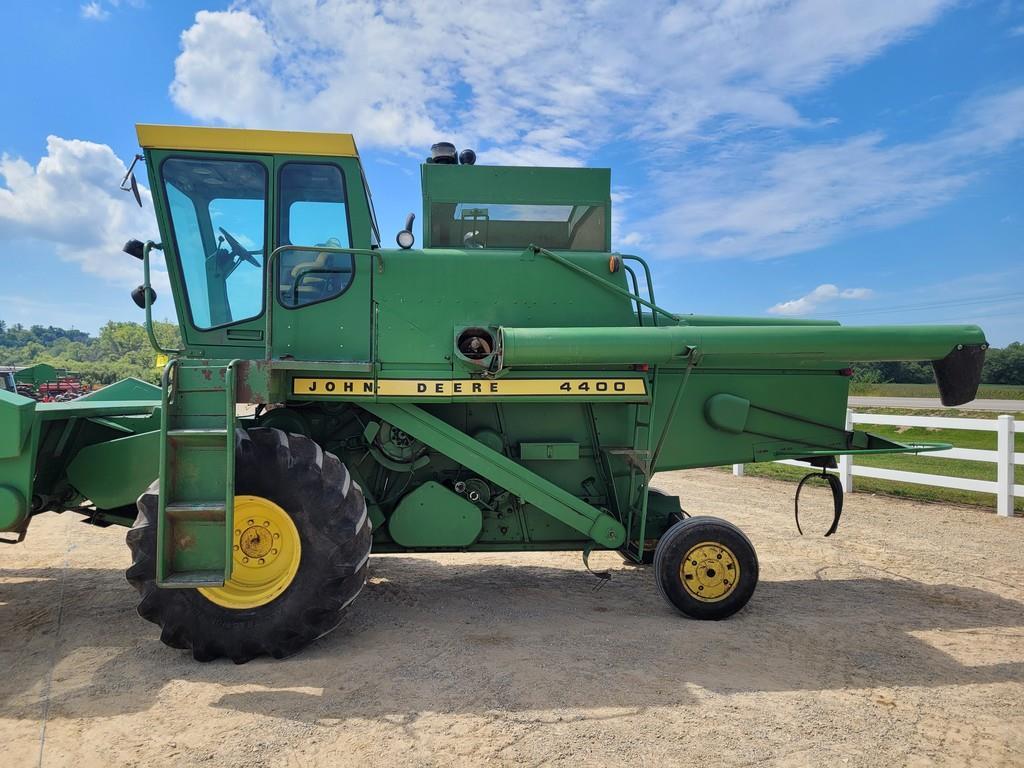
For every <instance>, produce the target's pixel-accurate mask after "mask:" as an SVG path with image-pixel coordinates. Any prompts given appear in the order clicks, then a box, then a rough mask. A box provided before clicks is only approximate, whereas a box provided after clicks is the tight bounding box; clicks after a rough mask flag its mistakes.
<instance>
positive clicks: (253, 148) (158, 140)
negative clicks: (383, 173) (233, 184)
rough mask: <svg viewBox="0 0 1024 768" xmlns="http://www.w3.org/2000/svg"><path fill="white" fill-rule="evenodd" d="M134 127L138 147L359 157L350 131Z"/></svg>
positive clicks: (170, 126) (173, 126)
mask: <svg viewBox="0 0 1024 768" xmlns="http://www.w3.org/2000/svg"><path fill="white" fill-rule="evenodd" d="M135 130H136V132H137V133H138V136H139V146H141V147H143V148H144V149H179V150H194V151H198V152H241V153H245V152H253V153H259V154H273V155H322V156H325V157H359V152H358V151H357V150H356V142H355V139H353V138H352V134H351V133H313V132H310V131H261V130H248V129H243V128H207V127H200V126H184V125H145V124H139V125H136V126H135Z"/></svg>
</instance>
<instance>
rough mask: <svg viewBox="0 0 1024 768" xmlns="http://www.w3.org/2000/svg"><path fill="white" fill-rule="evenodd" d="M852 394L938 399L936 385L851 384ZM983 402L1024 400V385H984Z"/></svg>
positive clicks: (981, 393) (980, 392)
mask: <svg viewBox="0 0 1024 768" xmlns="http://www.w3.org/2000/svg"><path fill="white" fill-rule="evenodd" d="M850 394H851V395H854V396H861V397H938V396H939V390H938V389H937V388H936V386H935V384H859V383H857V382H852V383H851V384H850ZM978 398H979V399H981V400H985V399H991V400H1024V384H982V385H981V387H979V388H978Z"/></svg>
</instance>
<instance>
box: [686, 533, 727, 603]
mask: <svg viewBox="0 0 1024 768" xmlns="http://www.w3.org/2000/svg"><path fill="white" fill-rule="evenodd" d="M679 580H680V581H681V582H682V583H683V588H684V589H685V590H686V592H687V594H689V595H690V597H693V598H695V599H697V600H700V601H701V602H705V603H717V602H718V601H719V600H724V599H725V598H727V597H728V596H729V595H731V594H732V592H733V590H734V589H736V585H737V584H738V583H739V581H740V563H739V561H738V560H737V559H736V555H735V554H733V551H732V550H731V549H729V548H728V547H727V546H725V545H724V544H719V543H718V542H715V541H702V542H701V543H700V544H697V545H696V546H693V547H691V548H690V551H689V552H687V553H686V557H684V558H683V562H682V563H681V564H680V566H679Z"/></svg>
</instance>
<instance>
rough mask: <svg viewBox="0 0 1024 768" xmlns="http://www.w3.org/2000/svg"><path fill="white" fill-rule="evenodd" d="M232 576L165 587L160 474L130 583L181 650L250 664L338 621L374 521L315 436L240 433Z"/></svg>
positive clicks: (145, 502) (287, 650)
mask: <svg viewBox="0 0 1024 768" xmlns="http://www.w3.org/2000/svg"><path fill="white" fill-rule="evenodd" d="M235 445H236V459H235V478H236V479H235V507H234V530H233V532H232V536H233V544H232V546H233V551H234V556H233V563H232V575H231V578H230V579H229V580H228V581H227V582H225V584H224V586H223V587H209V588H201V589H162V588H159V587H157V586H156V581H155V577H156V572H155V564H156V558H155V553H156V519H157V499H158V493H159V489H158V487H157V484H155V483H154V485H153V486H151V487H150V488H149V489H148V490H147V491H146V493H144V494H143V495H142V496H141V497H140V498H139V502H138V510H139V511H138V517H137V518H136V521H135V525H134V526H133V527H132V529H131V530H130V531H129V532H128V536H127V540H128V546H129V547H130V548H131V551H132V566H131V568H129V569H128V571H127V574H126V576H127V578H128V581H129V582H130V583H131V584H132V586H134V587H135V588H136V589H137V590H138V592H139V594H140V596H141V598H142V599H141V601H140V602H139V609H138V610H139V615H141V616H142V617H143V618H144V619H147V620H149V621H152V622H153V623H154V624H157V625H159V626H160V627H161V629H162V632H161V635H160V639H161V640H162V641H163V642H164V643H166V644H167V645H169V646H171V647H172V648H182V649H191V651H192V655H193V656H194V657H195V658H196V659H198V660H199V661H210V660H212V659H215V658H218V657H221V656H226V657H228V658H230V659H232V660H233V661H234V662H235V663H238V664H241V663H243V662H246V661H249V660H250V659H252V658H254V657H256V656H261V655H270V656H274V657H275V658H283V657H285V656H289V655H291V654H293V653H295V652H296V651H299V650H301V649H302V648H304V647H305V646H306V645H308V644H309V643H311V642H313V641H314V640H316V639H317V638H318V637H320V636H322V635H324V634H326V633H327V632H330V631H331V630H332V629H334V628H335V627H336V626H337V625H338V624H339V623H340V621H341V617H342V612H343V611H344V609H345V607H346V606H347V605H348V604H349V603H351V602H352V600H354V599H355V597H356V595H357V594H358V593H359V591H360V590H361V589H362V587H363V584H365V583H366V576H367V563H368V560H369V555H370V539H371V536H370V522H369V518H368V516H367V514H366V503H365V501H364V500H363V494H362V491H361V490H360V489H359V486H358V485H357V484H356V483H355V482H354V481H353V480H352V477H351V475H350V474H349V473H348V470H347V469H346V468H345V466H344V465H343V464H342V463H341V462H340V461H339V460H338V459H337V457H335V456H334V455H332V454H330V453H325V452H324V451H323V450H322V449H321V448H320V446H319V445H317V444H316V443H315V442H313V441H312V440H310V439H309V438H307V437H303V436H301V435H294V434H286V433H285V432H282V431H281V430H278V429H265V428H258V429H251V430H249V431H248V432H246V431H244V430H238V431H237V433H236V443H235Z"/></svg>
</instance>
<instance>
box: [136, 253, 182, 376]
mask: <svg viewBox="0 0 1024 768" xmlns="http://www.w3.org/2000/svg"><path fill="white" fill-rule="evenodd" d="M154 248H156V249H157V250H159V251H162V250H163V249H164V248H163V246H162V245H161V244H160V243H154V242H153V241H152V240H148V241H146V245H145V247H144V248H143V249H142V286H143V287H142V294H143V296H145V297H146V335H147V336H149V343H150V345H151V346H152V347H153V349H155V350H156V351H157V352H158V353H160V354H161V355H167V356H170V355H177V354H181V350H180V349H164V348H163V347H161V346H160V342H159V341H158V340H157V338H156V331H155V330H154V329H153V288H152V287H151V286H150V284H149V252H150V251H152V250H153V249H154Z"/></svg>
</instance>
